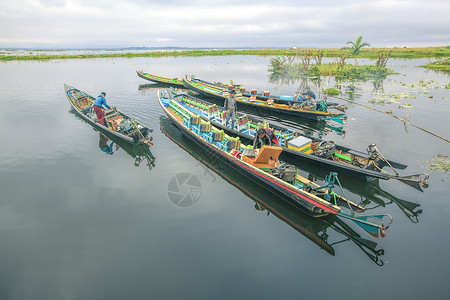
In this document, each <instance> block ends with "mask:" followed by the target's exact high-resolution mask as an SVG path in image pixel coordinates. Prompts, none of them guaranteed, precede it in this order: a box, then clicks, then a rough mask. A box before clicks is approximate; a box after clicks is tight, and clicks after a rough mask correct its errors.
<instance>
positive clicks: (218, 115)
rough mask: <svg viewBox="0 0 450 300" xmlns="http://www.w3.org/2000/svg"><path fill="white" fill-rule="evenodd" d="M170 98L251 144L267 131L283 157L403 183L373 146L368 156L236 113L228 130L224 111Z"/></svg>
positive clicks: (196, 101) (190, 98)
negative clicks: (250, 141)
mask: <svg viewBox="0 0 450 300" xmlns="http://www.w3.org/2000/svg"><path fill="white" fill-rule="evenodd" d="M170 95H171V96H172V100H173V101H176V102H178V103H179V104H180V105H181V106H183V107H184V108H186V109H188V110H189V111H190V112H192V113H194V114H197V115H199V116H200V117H201V118H202V119H204V120H205V121H208V122H211V124H213V125H214V126H215V127H217V128H220V129H222V130H225V131H226V132H228V133H229V134H233V135H237V136H240V137H243V138H246V139H248V140H253V139H254V137H255V135H256V132H257V130H258V129H259V128H270V129H272V130H273V132H274V133H275V135H276V137H277V139H278V142H279V143H280V146H281V147H282V149H283V153H284V154H287V155H290V156H293V157H295V158H298V159H302V160H305V161H308V162H313V163H315V164H318V165H320V166H322V167H325V168H327V169H328V170H329V171H333V172H338V173H340V174H342V173H344V174H347V175H350V176H354V177H359V178H366V179H372V178H380V179H384V180H387V179H390V178H396V179H406V178H405V177H399V176H398V175H397V174H391V173H388V172H387V171H384V170H383V168H384V167H386V166H389V167H392V168H395V169H398V170H403V169H405V168H406V167H407V166H406V165H404V164H401V163H398V162H395V161H392V160H387V159H386V158H385V157H384V155H382V154H381V153H380V152H379V151H378V149H377V148H376V146H374V145H373V144H372V145H369V147H368V152H367V153H364V152H362V151H358V150H355V149H351V148H348V147H344V146H341V145H337V144H335V143H334V142H333V141H325V140H322V139H319V138H314V137H310V136H308V135H306V134H304V133H302V132H301V131H299V130H294V129H290V128H287V127H284V126H281V125H277V124H274V123H269V122H267V121H265V120H263V119H260V118H257V117H254V116H251V115H247V114H245V113H242V112H237V116H236V119H235V127H234V128H231V125H230V124H225V119H226V112H225V109H224V108H222V107H219V106H217V105H215V104H211V103H209V102H207V101H203V100H201V99H199V98H196V97H193V96H190V95H186V94H179V95H174V94H173V93H171V94H170ZM314 149H315V150H314ZM395 172H397V171H395ZM407 177H408V176H407ZM408 181H409V180H408Z"/></svg>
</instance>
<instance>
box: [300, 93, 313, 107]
mask: <svg viewBox="0 0 450 300" xmlns="http://www.w3.org/2000/svg"><path fill="white" fill-rule="evenodd" d="M300 107H301V108H303V109H308V110H315V109H316V102H315V101H314V98H313V97H312V95H311V94H309V95H308V98H307V99H306V100H305V102H303V103H302V104H300Z"/></svg>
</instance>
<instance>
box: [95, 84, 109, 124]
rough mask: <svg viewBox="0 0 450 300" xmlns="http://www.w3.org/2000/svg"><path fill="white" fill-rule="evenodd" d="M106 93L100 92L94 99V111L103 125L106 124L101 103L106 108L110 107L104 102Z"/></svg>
mask: <svg viewBox="0 0 450 300" xmlns="http://www.w3.org/2000/svg"><path fill="white" fill-rule="evenodd" d="M105 97H106V93H105V92H102V93H101V94H100V95H99V96H98V97H97V98H96V99H95V101H94V111H95V113H96V114H97V120H98V122H99V123H100V124H102V125H103V126H107V125H105V124H106V120H105V114H104V113H103V105H104V106H105V107H107V108H110V107H109V105H108V104H107V103H106V99H105Z"/></svg>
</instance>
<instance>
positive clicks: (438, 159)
mask: <svg viewBox="0 0 450 300" xmlns="http://www.w3.org/2000/svg"><path fill="white" fill-rule="evenodd" d="M427 163H428V165H429V166H428V171H437V172H439V171H442V172H444V173H446V174H448V173H449V172H450V156H448V155H442V154H438V155H436V156H435V157H433V160H432V161H428V162H427Z"/></svg>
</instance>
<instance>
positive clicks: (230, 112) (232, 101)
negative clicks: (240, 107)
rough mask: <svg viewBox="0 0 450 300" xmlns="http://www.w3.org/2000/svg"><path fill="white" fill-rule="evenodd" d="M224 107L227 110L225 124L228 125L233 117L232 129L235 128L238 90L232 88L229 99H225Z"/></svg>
mask: <svg viewBox="0 0 450 300" xmlns="http://www.w3.org/2000/svg"><path fill="white" fill-rule="evenodd" d="M224 108H225V109H226V111H227V117H226V119H225V125H226V126H227V125H228V122H229V121H230V118H231V129H234V118H235V117H236V110H237V108H236V91H235V90H232V91H231V92H230V95H229V96H228V98H227V99H225V103H224Z"/></svg>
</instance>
